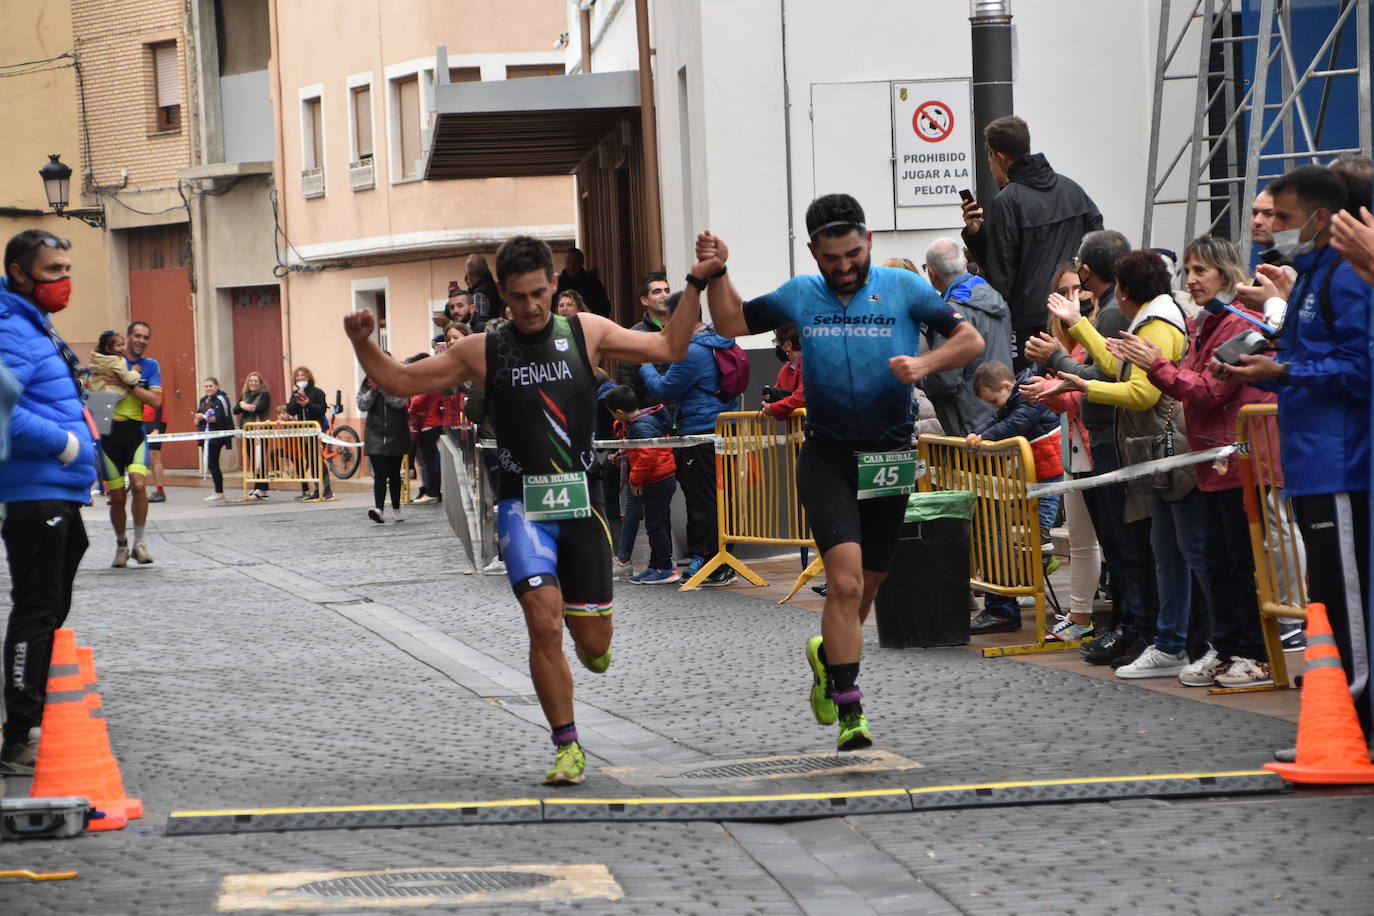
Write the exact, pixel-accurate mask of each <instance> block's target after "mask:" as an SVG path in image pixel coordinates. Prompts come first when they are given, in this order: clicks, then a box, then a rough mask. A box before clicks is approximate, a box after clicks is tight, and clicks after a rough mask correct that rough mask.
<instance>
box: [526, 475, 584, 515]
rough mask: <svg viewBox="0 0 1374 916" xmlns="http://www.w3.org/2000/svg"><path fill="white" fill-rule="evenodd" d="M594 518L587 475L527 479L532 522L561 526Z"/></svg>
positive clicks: (531, 477)
mask: <svg viewBox="0 0 1374 916" xmlns="http://www.w3.org/2000/svg"><path fill="white" fill-rule="evenodd" d="M591 514H592V498H591V494H590V493H589V492H588V490H587V475H586V474H526V475H525V518H527V519H529V520H530V521H532V522H557V521H562V520H563V519H568V518H590V517H591Z"/></svg>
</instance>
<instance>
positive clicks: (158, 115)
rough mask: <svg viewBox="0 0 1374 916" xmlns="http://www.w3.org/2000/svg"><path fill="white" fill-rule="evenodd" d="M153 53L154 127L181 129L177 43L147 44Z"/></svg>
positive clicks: (179, 71) (164, 129)
mask: <svg viewBox="0 0 1374 916" xmlns="http://www.w3.org/2000/svg"><path fill="white" fill-rule="evenodd" d="M148 47H149V50H150V51H151V52H152V55H153V108H154V123H155V125H156V127H155V129H156V130H159V131H170V130H180V129H181V69H180V67H179V66H178V65H177V43H176V42H175V41H164V42H159V43H158V44H155V45H149V46H148Z"/></svg>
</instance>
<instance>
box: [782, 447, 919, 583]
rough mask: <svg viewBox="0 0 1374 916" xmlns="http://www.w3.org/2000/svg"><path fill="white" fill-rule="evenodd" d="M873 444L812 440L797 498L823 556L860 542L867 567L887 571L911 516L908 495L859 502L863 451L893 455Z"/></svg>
mask: <svg viewBox="0 0 1374 916" xmlns="http://www.w3.org/2000/svg"><path fill="white" fill-rule="evenodd" d="M891 450H892V449H891V447H890V446H887V447H884V446H880V445H875V444H872V443H859V442H839V441H836V440H833V439H807V440H806V442H804V443H803V444H802V447H801V454H800V455H799V456H798V457H797V495H798V497H800V499H801V503H802V507H803V508H804V509H806V520H807V522H808V523H809V524H810V526H811V536H812V537H813V538H815V539H816V549H818V550H819V551H820V552H821V556H822V557H824V556H825V554H826V552H827V551H828V550H830V548H832V547H834V546H836V545H838V544H858V545H859V547H860V549H861V550H862V552H863V568H864V569H866V570H868V571H869V572H878V573H885V572H887V571H888V568H889V567H890V566H891V565H892V558H893V557H894V556H896V554H897V539H898V537H899V536H900V535H901V533H902V519H903V517H904V516H905V515H906V503H907V498H906V497H905V496H884V497H882V498H881V499H864V500H861V499H859V495H858V494H859V460H858V458H856V457H855V456H856V455H858V454H859V453H860V452H881V451H891Z"/></svg>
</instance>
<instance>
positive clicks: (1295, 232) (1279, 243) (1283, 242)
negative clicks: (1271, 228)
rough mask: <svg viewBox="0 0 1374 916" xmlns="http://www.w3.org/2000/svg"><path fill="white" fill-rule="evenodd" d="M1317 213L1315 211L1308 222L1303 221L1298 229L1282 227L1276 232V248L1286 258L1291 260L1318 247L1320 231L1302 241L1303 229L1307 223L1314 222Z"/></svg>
mask: <svg viewBox="0 0 1374 916" xmlns="http://www.w3.org/2000/svg"><path fill="white" fill-rule="evenodd" d="M1316 215H1317V214H1316V213H1313V214H1312V215H1311V216H1309V217H1308V218H1307V222H1306V223H1303V224H1302V225H1301V226H1299V227H1298V228H1296V229H1281V230H1279V231H1278V232H1275V233H1274V250H1275V251H1277V252H1278V253H1279V254H1280V255H1281V256H1282V257H1283V259H1284V260H1286V261H1291V260H1293V259H1294V258H1297V257H1301V256H1302V255H1305V254H1307V253H1308V252H1309V251H1312V250H1313V249H1315V248H1316V247H1317V235H1318V234H1319V233H1313V234H1312V237H1311V238H1310V239H1308V240H1307V241H1305V242H1304V241H1302V231H1303V230H1304V229H1306V228H1307V223H1310V222H1312V220H1313V219H1314V218H1316Z"/></svg>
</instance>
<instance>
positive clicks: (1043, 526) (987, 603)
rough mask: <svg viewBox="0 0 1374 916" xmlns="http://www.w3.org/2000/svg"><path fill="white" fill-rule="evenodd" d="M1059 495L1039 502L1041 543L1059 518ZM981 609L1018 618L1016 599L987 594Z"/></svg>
mask: <svg viewBox="0 0 1374 916" xmlns="http://www.w3.org/2000/svg"><path fill="white" fill-rule="evenodd" d="M1063 479H1064V475H1063V474H1060V475H1059V476H1058V477H1046V478H1045V479H1044V480H1042V481H1040V483H1057V482H1058V481H1061V480H1063ZM1060 498H1061V497H1060V496H1059V495H1057V494H1056V495H1055V496H1046V497H1045V498H1043V499H1041V500H1040V536H1041V538H1042V539H1043V540H1042V542H1048V541H1049V538H1050V529H1051V528H1053V527H1054V521H1055V519H1057V518H1058V517H1059V500H1060ZM983 609H984V610H986V611H988V612H990V613H993V614H997V615H998V616H1000V617H1020V616H1021V606H1020V605H1019V604H1017V603H1016V599H1015V598H1012V597H1010V596H1008V595H995V594H993V593H992V592H988V593H987V594H986V595H984V596H983Z"/></svg>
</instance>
